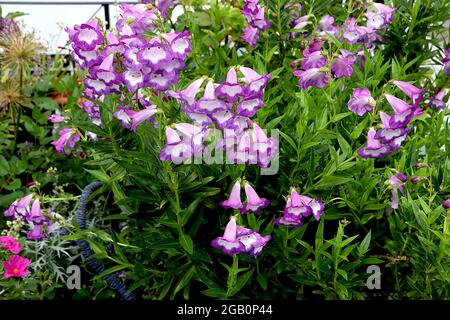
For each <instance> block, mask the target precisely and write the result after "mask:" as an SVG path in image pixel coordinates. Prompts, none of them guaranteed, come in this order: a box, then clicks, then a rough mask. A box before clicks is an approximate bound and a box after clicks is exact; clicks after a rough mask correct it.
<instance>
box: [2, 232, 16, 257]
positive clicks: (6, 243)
mask: <svg viewBox="0 0 450 320" xmlns="http://www.w3.org/2000/svg"><path fill="white" fill-rule="evenodd" d="M0 244H1V245H2V249H4V250H8V251H9V252H11V253H14V254H18V253H19V252H20V242H19V241H17V240H16V239H15V238H14V237H11V236H0Z"/></svg>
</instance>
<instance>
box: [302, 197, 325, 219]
mask: <svg viewBox="0 0 450 320" xmlns="http://www.w3.org/2000/svg"><path fill="white" fill-rule="evenodd" d="M299 200H300V201H301V202H303V203H304V204H305V205H307V206H309V207H310V208H311V212H312V215H313V217H314V219H316V220H317V221H319V220H320V217H321V215H322V213H323V211H324V210H325V204H324V203H323V202H322V201H320V199H313V198H310V197H307V196H299Z"/></svg>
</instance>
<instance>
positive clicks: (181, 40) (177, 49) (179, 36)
mask: <svg viewBox="0 0 450 320" xmlns="http://www.w3.org/2000/svg"><path fill="white" fill-rule="evenodd" d="M162 36H163V38H164V39H165V40H166V41H167V42H168V44H169V51H170V53H171V54H172V55H173V56H175V57H177V58H179V59H186V56H187V54H188V53H189V52H191V51H192V45H191V41H190V33H189V31H183V32H172V33H165V34H163V35H162Z"/></svg>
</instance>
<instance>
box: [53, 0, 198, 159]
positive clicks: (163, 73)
mask: <svg viewBox="0 0 450 320" xmlns="http://www.w3.org/2000/svg"><path fill="white" fill-rule="evenodd" d="M176 3H177V1H162V0H161V1H157V2H156V7H155V6H152V5H147V4H137V5H128V4H121V5H120V6H119V7H120V11H121V12H120V17H119V19H118V21H117V23H116V29H117V32H115V31H109V30H107V31H106V30H104V29H103V28H102V26H101V25H100V23H99V22H98V21H97V20H92V21H89V22H87V23H85V24H81V25H76V26H74V27H73V28H67V29H66V31H67V32H68V34H69V40H70V43H71V45H72V48H73V51H72V53H71V54H72V57H73V59H74V61H75V62H76V63H77V65H78V66H79V67H80V68H81V69H83V70H86V71H87V76H86V77H85V80H84V85H85V90H84V96H85V97H87V98H88V99H89V100H85V101H84V102H82V104H81V106H82V108H83V111H84V112H85V113H86V114H87V115H88V117H89V118H90V120H91V121H92V122H93V123H94V124H96V125H98V126H101V125H102V123H101V120H100V112H99V106H98V105H97V104H96V103H95V102H93V101H104V98H105V96H106V95H110V94H118V95H120V96H119V106H118V107H117V109H116V110H115V112H114V117H115V118H116V119H118V120H119V121H120V122H121V124H122V125H123V127H124V128H127V129H130V130H132V131H136V128H137V126H138V125H139V124H141V123H143V122H144V121H146V120H149V121H151V122H153V123H154V122H155V121H154V119H153V116H154V115H155V114H156V113H158V112H160V111H159V110H157V109H156V107H155V105H153V104H152V103H151V102H150V100H149V98H147V97H144V93H143V90H144V89H145V88H151V89H153V90H154V93H155V92H156V93H157V91H166V90H167V89H169V88H170V86H172V85H174V84H176V83H177V82H178V77H179V73H180V72H181V70H182V69H183V68H184V65H185V61H186V58H187V54H188V53H189V52H190V51H191V42H190V35H189V32H187V31H186V32H169V33H158V36H153V37H152V36H149V35H147V34H145V35H144V32H146V31H149V30H150V31H152V30H155V31H156V29H157V28H158V24H159V23H160V22H161V16H162V17H165V16H166V15H167V10H168V9H169V8H170V7H171V6H172V5H174V4H176ZM158 10H159V11H158ZM156 93H155V94H156ZM130 97H131V101H133V102H135V104H133V106H130V105H129V103H128V102H129V101H130ZM136 106H140V107H142V109H141V110H136ZM60 136H61V137H60V139H58V140H57V141H55V142H54V143H53V144H54V145H55V147H56V148H57V150H58V152H63V150H64V147H65V146H69V147H73V146H74V143H75V142H76V141H78V140H79V138H80V137H79V136H78V135H77V134H76V133H75V130H74V129H63V130H62V131H61V132H60ZM88 136H89V137H90V138H92V139H96V135H95V134H93V133H91V132H89V133H88Z"/></svg>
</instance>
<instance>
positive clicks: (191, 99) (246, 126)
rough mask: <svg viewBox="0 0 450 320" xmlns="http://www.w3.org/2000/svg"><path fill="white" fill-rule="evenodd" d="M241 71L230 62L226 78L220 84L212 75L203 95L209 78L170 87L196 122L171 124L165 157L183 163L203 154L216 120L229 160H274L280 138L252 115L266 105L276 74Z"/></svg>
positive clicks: (264, 162) (266, 162)
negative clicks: (175, 88)
mask: <svg viewBox="0 0 450 320" xmlns="http://www.w3.org/2000/svg"><path fill="white" fill-rule="evenodd" d="M238 70H239V71H240V73H241V74H242V79H239V81H238V76H237V72H236V69H235V68H234V67H231V68H230V69H229V71H228V73H227V77H226V80H225V82H222V83H220V84H216V83H214V82H213V81H212V80H209V81H208V82H207V83H206V86H205V87H204V89H203V95H202V96H201V97H198V95H199V93H200V91H201V90H202V84H203V83H204V82H205V78H200V79H197V80H195V81H194V82H192V83H191V84H190V85H189V86H188V87H187V88H185V89H184V90H181V91H179V92H174V91H169V92H168V93H169V95H170V96H171V97H172V98H174V99H176V100H177V101H178V103H179V105H180V107H181V110H182V111H183V113H184V114H185V115H186V116H187V117H188V118H189V119H190V120H191V121H192V122H193V123H194V124H193V125H189V124H186V123H185V124H178V125H176V126H180V125H182V126H183V128H182V130H177V128H175V130H174V129H172V128H168V129H166V137H167V144H166V146H165V147H164V148H163V149H162V150H161V153H160V159H161V160H163V161H174V162H175V161H176V162H177V163H179V161H183V160H185V159H189V158H191V157H192V155H198V154H200V155H201V154H202V152H203V151H204V148H205V146H204V145H203V142H205V141H206V140H207V137H208V135H209V134H210V133H211V131H210V130H208V129H209V128H212V126H213V125H214V126H215V127H216V128H217V129H220V130H223V131H224V137H223V139H220V140H219V141H218V142H217V143H216V147H217V148H222V149H224V150H226V151H227V158H228V161H229V163H240V164H248V163H251V164H259V165H260V166H261V167H267V166H268V165H269V163H270V161H271V159H272V158H273V157H274V156H275V154H276V152H277V150H278V141H277V140H276V139H273V138H271V137H270V138H269V137H267V136H266V135H265V133H264V131H263V130H262V129H261V128H260V127H259V126H258V124H257V123H255V122H253V121H252V120H251V118H252V117H253V116H254V115H255V114H256V112H257V111H258V110H259V109H260V108H262V107H263V106H264V101H263V96H264V89H265V87H266V84H267V82H268V80H269V79H270V77H271V76H270V74H263V75H260V74H258V73H257V72H255V71H254V70H252V69H250V68H247V67H239V69H238ZM183 130H185V131H183ZM186 130H187V131H186ZM177 131H178V132H179V134H181V135H182V137H181V136H180V135H179V134H178V133H177Z"/></svg>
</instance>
